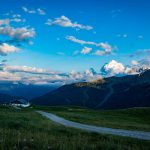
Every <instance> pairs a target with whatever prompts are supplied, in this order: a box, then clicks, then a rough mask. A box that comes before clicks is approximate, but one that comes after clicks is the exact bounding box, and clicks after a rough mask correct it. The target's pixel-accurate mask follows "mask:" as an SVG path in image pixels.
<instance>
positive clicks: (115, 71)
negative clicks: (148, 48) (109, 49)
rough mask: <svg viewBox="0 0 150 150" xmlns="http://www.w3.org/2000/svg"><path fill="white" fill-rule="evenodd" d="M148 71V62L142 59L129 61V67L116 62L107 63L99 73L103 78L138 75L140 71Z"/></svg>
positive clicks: (149, 62)
mask: <svg viewBox="0 0 150 150" xmlns="http://www.w3.org/2000/svg"><path fill="white" fill-rule="evenodd" d="M147 69H150V60H149V59H143V60H140V61H135V60H132V61H131V65H130V66H125V65H123V64H122V63H120V62H117V61H116V60H111V61H110V62H109V63H107V64H105V65H104V66H103V67H102V68H101V72H102V74H103V75H105V76H114V75H129V74H139V73H140V72H141V71H144V70H147Z"/></svg>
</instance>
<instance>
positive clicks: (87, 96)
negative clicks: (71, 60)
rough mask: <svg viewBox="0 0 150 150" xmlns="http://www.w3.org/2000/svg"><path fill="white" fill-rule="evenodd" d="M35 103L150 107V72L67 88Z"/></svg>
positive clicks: (97, 106) (92, 106)
mask: <svg viewBox="0 0 150 150" xmlns="http://www.w3.org/2000/svg"><path fill="white" fill-rule="evenodd" d="M32 102H33V103H34V104H38V105H78V106H86V107H90V108H97V109H98V108H108V109H110V108H111V109H113V108H128V107H146V106H150V70H147V71H145V72H143V73H141V74H139V75H128V76H123V77H109V78H105V79H103V80H98V81H95V82H90V83H88V82H84V83H75V84H70V85H65V86H62V87H60V88H58V89H56V90H55V91H52V92H50V93H48V94H46V95H44V96H41V97H39V98H36V99H33V100H32Z"/></svg>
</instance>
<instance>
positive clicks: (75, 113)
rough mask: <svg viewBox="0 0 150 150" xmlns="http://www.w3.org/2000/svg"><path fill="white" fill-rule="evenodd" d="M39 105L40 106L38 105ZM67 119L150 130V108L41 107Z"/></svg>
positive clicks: (98, 124)
mask: <svg viewBox="0 0 150 150" xmlns="http://www.w3.org/2000/svg"><path fill="white" fill-rule="evenodd" d="M36 107H38V106H36ZM39 109H44V110H46V111H49V112H52V113H54V114H57V115H59V116H62V117H64V118H66V119H69V120H72V121H77V122H81V123H87V124H92V125H97V126H105V127H112V128H121V129H130V130H143V131H150V108H132V109H122V110H99V111H96V110H90V109H84V108H80V107H70V108H69V107H39Z"/></svg>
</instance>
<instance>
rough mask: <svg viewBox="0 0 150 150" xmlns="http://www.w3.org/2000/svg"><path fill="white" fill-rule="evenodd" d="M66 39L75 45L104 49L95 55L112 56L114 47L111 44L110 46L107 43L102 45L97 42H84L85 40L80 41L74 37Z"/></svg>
mask: <svg viewBox="0 0 150 150" xmlns="http://www.w3.org/2000/svg"><path fill="white" fill-rule="evenodd" d="M66 39H67V40H69V41H72V42H75V43H79V44H81V45H94V46H96V47H98V48H102V49H103V51H102V50H97V51H96V52H95V53H94V55H106V54H110V53H111V52H112V50H113V48H112V46H111V45H110V44H108V43H107V42H105V43H104V42H100V43H96V42H92V41H84V40H80V39H77V38H76V37H74V36H66Z"/></svg>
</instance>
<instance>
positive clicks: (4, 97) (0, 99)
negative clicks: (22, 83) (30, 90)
mask: <svg viewBox="0 0 150 150" xmlns="http://www.w3.org/2000/svg"><path fill="white" fill-rule="evenodd" d="M20 98H23V97H17V96H12V95H8V94H3V93H0V104H5V103H10V102H11V101H14V99H20Z"/></svg>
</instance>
